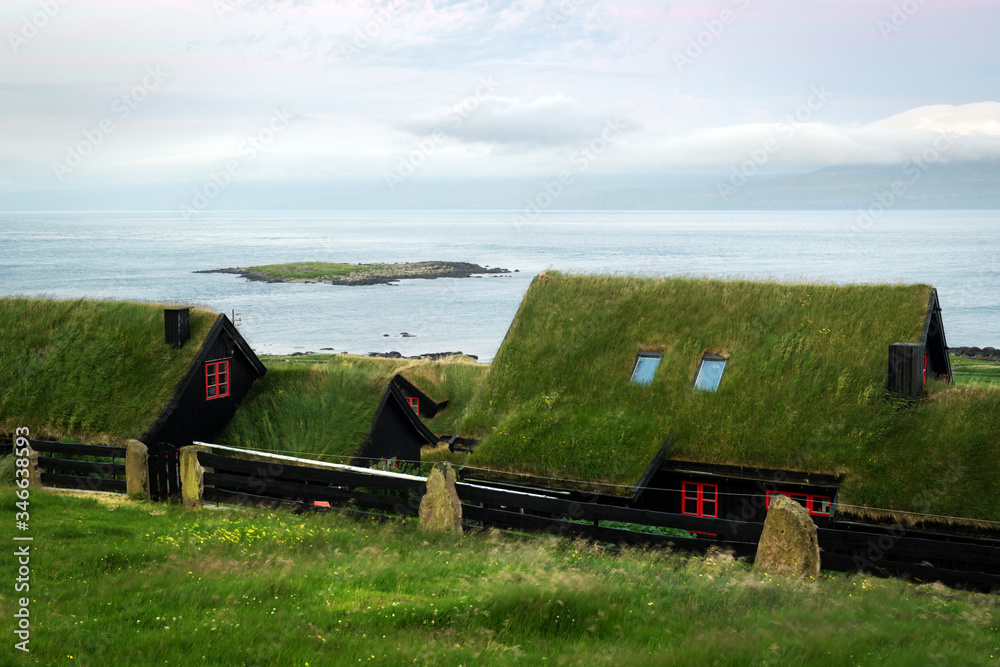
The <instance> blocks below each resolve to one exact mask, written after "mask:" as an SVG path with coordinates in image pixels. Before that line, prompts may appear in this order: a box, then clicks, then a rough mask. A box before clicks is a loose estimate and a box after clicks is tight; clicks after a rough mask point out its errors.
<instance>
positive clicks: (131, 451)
mask: <svg viewBox="0 0 1000 667" xmlns="http://www.w3.org/2000/svg"><path fill="white" fill-rule="evenodd" d="M125 492H126V493H127V494H128V495H130V496H133V497H135V496H138V497H141V498H143V499H145V500H149V450H148V449H147V448H146V445H144V444H142V443H141V442H139V441H138V440H129V441H128V448H127V449H126V450H125Z"/></svg>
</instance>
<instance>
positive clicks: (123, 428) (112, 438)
mask: <svg viewBox="0 0 1000 667" xmlns="http://www.w3.org/2000/svg"><path fill="white" fill-rule="evenodd" d="M216 317H217V315H216V314H215V313H211V312H209V311H206V310H202V309H198V308H194V309H192V310H191V340H189V341H188V343H187V344H186V345H185V346H184V347H183V348H182V349H180V350H174V349H172V348H170V347H169V346H168V345H167V344H166V343H165V341H164V334H163V305H161V304H151V303H136V302H121V301H118V302H115V301H92V300H84V299H79V300H74V301H56V300H49V299H25V298H12V297H7V298H0V433H12V432H13V430H14V429H15V428H16V427H18V426H28V427H30V428H31V433H32V436H33V437H36V438H42V439H51V440H60V439H63V438H71V439H75V440H77V441H80V442H97V443H107V444H124V442H125V441H126V440H128V439H129V438H138V437H140V436H142V434H143V433H144V432H145V431H146V430H147V429H148V428H149V427H150V426H152V425H153V422H154V421H155V420H156V418H157V417H159V416H160V414H161V413H162V412H163V409H164V408H165V407H166V405H167V403H168V402H169V401H170V399H171V398H173V394H174V391H175V389H176V388H177V385H178V384H179V383H180V381H181V379H182V378H183V377H184V375H185V373H187V370H188V368H189V366H190V365H191V363H192V362H193V360H194V357H195V355H196V354H197V352H198V349H199V348H200V347H201V344H202V342H203V341H204V340H205V336H206V335H207V334H208V332H209V330H210V329H211V327H212V325H213V324H214V322H215V319H216Z"/></svg>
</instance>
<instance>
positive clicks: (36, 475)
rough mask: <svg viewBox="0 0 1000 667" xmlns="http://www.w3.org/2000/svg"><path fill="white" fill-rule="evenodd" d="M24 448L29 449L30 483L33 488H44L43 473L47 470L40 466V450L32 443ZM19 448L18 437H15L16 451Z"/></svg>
mask: <svg viewBox="0 0 1000 667" xmlns="http://www.w3.org/2000/svg"><path fill="white" fill-rule="evenodd" d="M23 449H27V450H28V485H29V486H30V487H31V488H33V489H40V488H42V473H43V472H45V469H44V468H39V467H38V452H36V451H35V449H34V448H33V447H32V446H31V445H30V444H29V445H25V446H24V447H23ZM17 450H18V447H17V438H15V439H14V451H15V452H16V451H17ZM11 474H13V473H11ZM22 479H23V478H22Z"/></svg>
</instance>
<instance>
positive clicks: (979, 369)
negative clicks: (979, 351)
mask: <svg viewBox="0 0 1000 667" xmlns="http://www.w3.org/2000/svg"><path fill="white" fill-rule="evenodd" d="M951 372H952V375H953V376H954V378H955V384H970V383H973V382H980V383H989V384H1000V361H985V360H981V359H965V358H963V357H955V356H952V357H951Z"/></svg>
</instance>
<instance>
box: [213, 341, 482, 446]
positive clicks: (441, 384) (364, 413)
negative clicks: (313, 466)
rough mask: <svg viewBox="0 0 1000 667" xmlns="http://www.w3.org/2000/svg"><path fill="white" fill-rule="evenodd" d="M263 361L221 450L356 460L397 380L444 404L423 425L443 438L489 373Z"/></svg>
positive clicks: (367, 361) (390, 363) (356, 362)
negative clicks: (259, 376)
mask: <svg viewBox="0 0 1000 667" xmlns="http://www.w3.org/2000/svg"><path fill="white" fill-rule="evenodd" d="M262 361H263V362H264V365H265V366H267V375H266V376H264V378H262V379H261V380H259V381H258V382H256V383H255V384H254V386H253V389H251V391H250V393H249V394H248V395H247V397H246V399H245V400H244V401H243V403H242V404H241V406H240V409H239V410H238V411H237V412H236V415H235V416H234V417H233V419H232V420H230V422H229V424H228V425H227V426H226V428H225V429H224V430H223V432H222V433H221V434H220V435H219V438H218V444H224V445H230V446H234V447H245V448H247V449H257V450H267V451H280V452H287V453H294V454H296V455H299V456H319V457H321V458H324V459H325V460H329V461H334V462H342V461H346V460H350V459H351V458H353V456H354V455H355V454H356V453H357V451H358V449H359V448H360V447H361V445H362V443H363V442H364V439H365V436H366V435H367V434H368V431H369V429H370V428H371V424H372V419H373V418H374V416H375V410H376V409H377V408H378V405H379V400H380V399H381V397H382V394H383V393H384V392H385V389H386V386H387V385H388V383H389V380H390V379H391V378H392V377H393V375H395V374H396V373H400V374H401V375H403V376H404V377H405V378H406V379H408V380H409V381H410V382H412V383H413V384H415V385H416V386H417V387H418V388H420V390H421V391H423V392H424V393H426V394H428V395H429V396H431V397H432V398H434V399H435V400H437V401H443V400H444V399H449V403H448V407H447V408H446V409H445V410H442V411H441V412H439V413H438V414H437V415H436V416H435V417H434V419H430V420H425V421H424V423H425V424H426V425H427V427H428V428H429V429H430V430H431V431H433V432H434V433H435V434H438V435H443V434H449V433H454V432H455V429H456V426H457V422H458V421H459V420H460V419H461V417H462V411H463V409H464V408H465V407H466V406H467V405H468V403H469V401H470V400H471V397H472V395H473V393H474V392H475V390H476V388H477V387H478V386H479V383H480V381H481V380H482V377H483V375H484V374H485V372H486V370H487V368H488V367H487V366H484V365H481V364H477V363H475V361H474V360H472V359H471V358H469V357H453V358H448V359H444V360H441V361H422V360H408V359H382V358H377V357H360V356H354V355H347V354H338V355H329V354H323V355H304V356H296V357H263V358H262Z"/></svg>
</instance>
